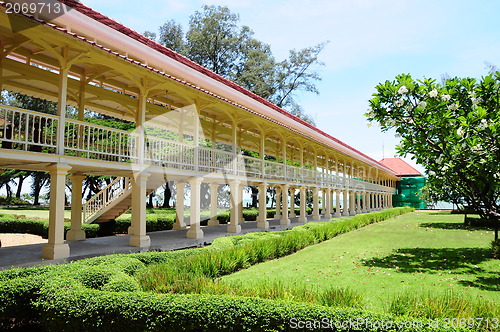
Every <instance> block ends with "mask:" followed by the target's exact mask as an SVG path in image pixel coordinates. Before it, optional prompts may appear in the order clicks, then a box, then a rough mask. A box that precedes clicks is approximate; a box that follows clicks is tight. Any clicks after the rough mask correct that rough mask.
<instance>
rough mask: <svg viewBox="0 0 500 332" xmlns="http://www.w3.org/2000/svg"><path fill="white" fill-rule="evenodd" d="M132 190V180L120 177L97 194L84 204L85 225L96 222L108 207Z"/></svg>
mask: <svg viewBox="0 0 500 332" xmlns="http://www.w3.org/2000/svg"><path fill="white" fill-rule="evenodd" d="M130 190H132V184H131V182H130V178H128V177H120V178H116V179H115V180H114V181H113V182H111V183H110V184H109V185H107V186H106V187H105V188H103V189H102V190H101V191H99V192H98V193H97V194H95V195H94V196H93V197H92V198H91V199H89V200H88V201H87V202H85V203H84V204H83V220H84V222H85V223H91V222H92V221H94V220H95V219H96V218H97V217H98V216H99V215H100V214H99V213H100V212H101V211H103V210H104V209H105V208H106V207H107V206H109V205H110V204H111V203H113V202H115V201H116V200H117V199H119V198H120V197H122V196H123V195H124V194H125V193H127V192H129V191H130Z"/></svg>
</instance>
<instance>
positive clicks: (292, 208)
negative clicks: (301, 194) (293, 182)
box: [290, 187, 296, 218]
mask: <svg viewBox="0 0 500 332" xmlns="http://www.w3.org/2000/svg"><path fill="white" fill-rule="evenodd" d="M295 217H296V214H295V188H292V187H290V218H295Z"/></svg>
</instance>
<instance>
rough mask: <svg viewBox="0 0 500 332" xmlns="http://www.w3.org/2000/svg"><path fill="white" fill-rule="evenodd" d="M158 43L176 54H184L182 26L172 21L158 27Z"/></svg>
mask: <svg viewBox="0 0 500 332" xmlns="http://www.w3.org/2000/svg"><path fill="white" fill-rule="evenodd" d="M158 42H159V43H160V44H162V45H165V46H166V47H168V48H170V49H171V50H173V51H175V52H177V53H182V52H184V47H185V43H184V31H183V30H182V26H181V25H180V24H179V23H176V22H175V21H174V20H170V21H167V22H166V23H165V24H163V25H162V26H161V27H160V40H159V41H158Z"/></svg>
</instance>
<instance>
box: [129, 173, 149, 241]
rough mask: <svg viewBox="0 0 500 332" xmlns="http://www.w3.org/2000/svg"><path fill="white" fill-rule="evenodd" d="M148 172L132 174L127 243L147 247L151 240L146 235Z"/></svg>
mask: <svg viewBox="0 0 500 332" xmlns="http://www.w3.org/2000/svg"><path fill="white" fill-rule="evenodd" d="M149 176H150V174H149V173H146V172H141V173H136V174H134V178H132V232H133V234H132V236H131V237H130V240H129V245H130V246H132V247H149V246H150V244H151V240H150V238H149V236H147V235H146V184H147V182H148V178H149Z"/></svg>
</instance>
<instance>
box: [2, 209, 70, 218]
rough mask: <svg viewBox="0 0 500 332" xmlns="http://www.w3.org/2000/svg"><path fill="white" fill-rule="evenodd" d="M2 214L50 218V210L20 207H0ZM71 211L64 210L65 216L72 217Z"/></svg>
mask: <svg viewBox="0 0 500 332" xmlns="http://www.w3.org/2000/svg"><path fill="white" fill-rule="evenodd" d="M0 214H17V215H22V216H25V217H26V218H28V219H30V218H42V219H49V210H48V209H47V210H20V209H0ZM70 217H71V211H69V210H65V211H64V218H70Z"/></svg>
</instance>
